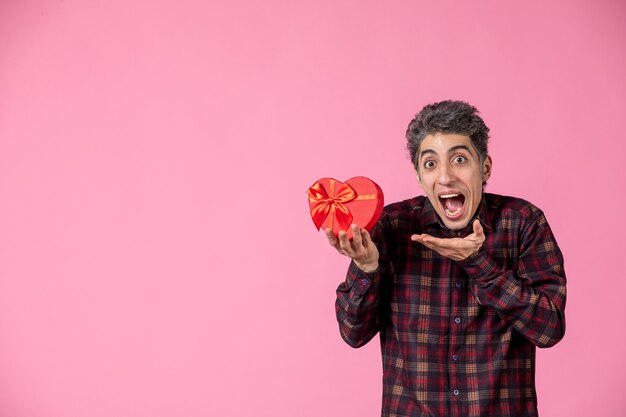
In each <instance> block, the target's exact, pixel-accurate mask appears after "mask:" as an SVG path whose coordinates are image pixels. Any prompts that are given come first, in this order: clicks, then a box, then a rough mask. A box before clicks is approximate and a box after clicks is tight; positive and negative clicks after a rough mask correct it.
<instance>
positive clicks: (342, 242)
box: [338, 230, 354, 256]
mask: <svg viewBox="0 0 626 417" xmlns="http://www.w3.org/2000/svg"><path fill="white" fill-rule="evenodd" d="M338 236H339V246H341V249H342V250H343V251H344V252H345V253H346V255H348V256H352V255H353V254H354V249H353V248H352V244H351V243H350V240H348V234H347V233H346V232H345V231H343V230H340V231H339V233H338Z"/></svg>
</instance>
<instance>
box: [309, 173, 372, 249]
mask: <svg viewBox="0 0 626 417" xmlns="http://www.w3.org/2000/svg"><path fill="white" fill-rule="evenodd" d="M308 194H309V208H310V209H311V218H312V219H313V223H315V226H316V227H317V229H318V230H319V229H328V228H330V229H332V231H333V233H334V234H335V235H337V233H338V232H339V231H340V230H346V231H347V232H348V239H351V238H352V230H350V225H351V224H353V223H355V224H358V225H359V226H360V227H362V228H364V229H366V230H368V231H369V230H370V229H371V228H372V226H374V224H375V223H376V221H377V220H378V218H379V217H380V214H381V213H382V211H383V206H384V199H383V190H381V188H380V187H379V186H378V184H376V183H375V182H374V181H372V180H370V179H369V178H366V177H354V178H350V179H349V180H348V181H346V182H345V183H344V182H341V181H337V180H336V179H334V178H322V179H320V180H318V181H317V182H316V183H315V184H313V185H312V186H311V187H309V190H308Z"/></svg>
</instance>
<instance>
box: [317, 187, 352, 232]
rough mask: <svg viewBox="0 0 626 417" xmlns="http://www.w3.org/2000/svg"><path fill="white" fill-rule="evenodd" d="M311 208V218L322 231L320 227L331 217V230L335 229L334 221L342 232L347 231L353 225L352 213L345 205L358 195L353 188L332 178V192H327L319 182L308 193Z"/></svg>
mask: <svg viewBox="0 0 626 417" xmlns="http://www.w3.org/2000/svg"><path fill="white" fill-rule="evenodd" d="M307 192H308V194H309V202H310V203H313V205H312V206H311V217H312V218H313V223H315V226H316V227H317V230H320V227H322V225H323V224H324V221H326V218H327V217H328V216H329V215H330V225H329V227H330V228H331V229H333V228H334V220H335V219H337V224H338V226H339V228H340V229H341V230H347V229H348V227H350V224H351V223H352V213H350V210H349V209H348V208H347V207H346V206H345V204H344V203H347V202H348V201H352V200H354V199H356V198H357V193H356V191H354V189H353V188H352V187H350V186H349V185H348V184H345V183H343V182H340V181H337V180H335V179H332V178H330V190H329V191H328V192H327V191H326V189H325V188H324V186H323V185H322V183H321V182H319V181H317V182H316V183H315V184H313V185H312V186H311V187H310V188H309V190H308V191H307Z"/></svg>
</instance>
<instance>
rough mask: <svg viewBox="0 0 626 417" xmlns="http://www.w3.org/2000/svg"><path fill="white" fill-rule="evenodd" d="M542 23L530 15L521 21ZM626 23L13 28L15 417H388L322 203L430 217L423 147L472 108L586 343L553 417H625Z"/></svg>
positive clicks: (430, 6) (545, 368)
mask: <svg viewBox="0 0 626 417" xmlns="http://www.w3.org/2000/svg"><path fill="white" fill-rule="evenodd" d="M521 4H523V5H521ZM625 17H626V6H625V5H624V3H623V2H620V1H617V0H614V1H609V0H597V1H593V2H589V1H564V0H563V1H552V2H546V1H530V2H522V3H520V2H503V1H495V0H494V1H472V2H465V1H459V2H450V1H438V2H433V1H417V0H411V1H409V0H399V1H392V2H389V1H363V0H361V1H355V0H349V1H330V0H322V1H320V0H318V1H310V2H293V1H278V0H271V1H268V0H266V1H263V2H260V1H258V2H255V1H251V0H248V1H245V0H239V1H223V2H217V1H208V2H207V1H201V0H186V1H173V0H159V1H156V0H150V1H148V0H108V1H84V0H83V1H79V0H39V1H36V0H31V1H18V0H2V1H0V416H2V417H41V416H44V417H85V416H89V417H110V416H132V417H170V416H185V417H200V416H203V417H204V416H216V417H231V416H232V417H235V416H236V417H249V416H255V417H263V416H272V417H293V416H311V417H313V416H315V417H318V416H325V417H333V416H341V417H346V416H371V415H377V414H378V412H379V407H380V394H381V386H380V379H381V364H380V353H379V348H378V341H377V340H375V341H373V342H372V343H370V344H369V345H368V346H366V347H364V348H362V349H360V350H353V349H352V348H350V347H348V346H347V345H345V344H344V343H343V342H342V341H341V339H340V337H339V334H338V330H337V325H336V322H335V317H334V305H333V303H334V291H335V288H336V286H337V285H338V283H339V282H340V281H341V280H342V279H343V274H344V271H345V268H346V266H347V262H346V260H345V259H342V258H341V257H339V256H337V255H335V254H334V253H333V250H332V249H331V248H330V247H328V246H327V245H326V243H325V241H324V237H323V235H321V234H317V232H316V231H315V229H314V227H313V224H312V221H311V219H310V218H309V214H308V209H307V202H306V194H305V191H306V188H307V187H308V186H309V185H310V184H311V183H312V182H313V181H315V180H317V179H318V178H320V177H324V176H334V177H336V178H338V179H347V178H349V177H351V176H355V175H366V176H369V177H371V178H373V179H375V180H376V181H377V182H378V183H379V184H380V185H381V186H382V188H383V189H384V190H385V193H386V199H387V201H389V202H391V201H395V200H398V199H403V198H407V197H410V196H413V195H414V194H416V193H419V192H420V190H419V188H418V187H417V184H416V182H415V180H414V174H413V171H412V168H411V165H410V163H409V161H408V159H407V157H406V154H405V151H404V149H403V148H404V138H403V135H404V130H405V128H406V125H407V123H408V121H409V120H410V119H411V117H412V116H413V114H414V113H415V112H416V111H417V110H418V109H419V108H421V106H423V105H424V104H426V103H429V102H433V101H436V100H441V99H444V98H459V99H465V100H468V101H470V102H472V103H474V104H475V105H476V106H478V107H479V109H481V110H482V113H483V115H484V117H485V119H486V121H487V123H488V124H489V125H490V126H491V128H492V147H491V154H492V155H493V159H494V174H493V176H492V180H491V181H490V184H489V187H488V189H489V190H490V191H492V192H496V193H503V194H513V195H517V196H521V197H524V198H526V199H529V200H531V201H533V202H534V203H536V204H537V205H539V206H540V207H542V208H543V209H544V211H545V212H546V214H547V216H548V219H549V221H550V223H551V224H552V227H553V229H554V231H555V234H556V236H557V239H558V241H559V243H560V245H561V247H562V249H563V251H564V253H565V256H566V270H567V272H568V277H569V300H568V306H567V314H568V330H567V335H566V338H565V339H564V341H563V342H562V343H560V344H559V345H557V346H556V347H554V348H552V349H549V350H542V351H540V352H539V353H538V368H539V370H538V375H537V385H538V389H539V407H540V412H541V413H542V415H543V416H547V417H588V416H590V415H598V416H617V415H624V413H625V412H626V395H624V394H623V392H622V391H623V389H624V386H625V383H626V376H625V375H626V372H625V371H626V366H625V365H624V361H623V358H624V353H625V351H626V336H625V332H624V327H625V324H624V321H625V320H626V307H625V306H626V303H625V302H624V301H623V300H624V293H625V291H626V280H625V279H624V267H623V266H622V260H623V259H622V258H623V256H624V255H623V249H624V243H623V239H624V235H625V234H626V226H625V222H624V220H623V217H624V215H623V214H622V213H621V206H622V204H625V203H626V200H625V198H624V191H625V186H626V175H624V173H623V172H624V165H625V162H624V160H625V159H624V158H625V153H626V144H625V140H624V138H623V137H622V136H623V130H624V128H623V126H624V124H623V120H624V113H625V111H626V77H624V74H625V73H626V54H624V48H625V45H626V26H625V25H624V24H623V22H624V18H625Z"/></svg>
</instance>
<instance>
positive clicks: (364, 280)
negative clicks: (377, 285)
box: [361, 279, 369, 285]
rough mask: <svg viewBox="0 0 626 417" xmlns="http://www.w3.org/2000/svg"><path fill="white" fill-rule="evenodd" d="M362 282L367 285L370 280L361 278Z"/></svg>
mask: <svg viewBox="0 0 626 417" xmlns="http://www.w3.org/2000/svg"><path fill="white" fill-rule="evenodd" d="M361 282H362V283H363V284H365V285H367V284H368V283H369V281H368V280H366V279H362V280H361Z"/></svg>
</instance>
